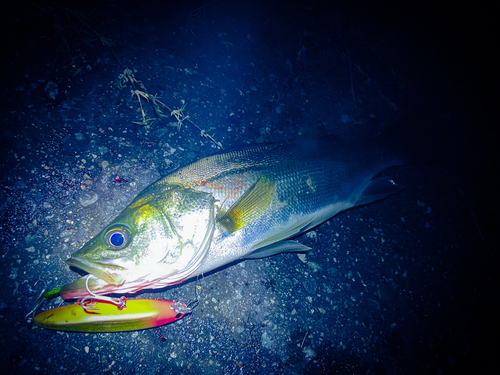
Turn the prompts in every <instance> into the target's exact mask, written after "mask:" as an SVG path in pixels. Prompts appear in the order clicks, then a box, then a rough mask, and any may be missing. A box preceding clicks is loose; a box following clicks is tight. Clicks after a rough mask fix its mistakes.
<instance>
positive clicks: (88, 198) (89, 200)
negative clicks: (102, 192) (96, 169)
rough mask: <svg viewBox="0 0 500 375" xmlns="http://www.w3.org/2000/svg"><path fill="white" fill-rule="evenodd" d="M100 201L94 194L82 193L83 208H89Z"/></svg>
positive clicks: (81, 202)
mask: <svg viewBox="0 0 500 375" xmlns="http://www.w3.org/2000/svg"><path fill="white" fill-rule="evenodd" d="M98 199H99V196H98V195H97V194H96V193H94V192H91V191H89V192H85V193H82V195H80V199H79V200H80V204H81V205H82V206H83V207H87V206H90V205H91V204H93V203H95V202H97V200H98Z"/></svg>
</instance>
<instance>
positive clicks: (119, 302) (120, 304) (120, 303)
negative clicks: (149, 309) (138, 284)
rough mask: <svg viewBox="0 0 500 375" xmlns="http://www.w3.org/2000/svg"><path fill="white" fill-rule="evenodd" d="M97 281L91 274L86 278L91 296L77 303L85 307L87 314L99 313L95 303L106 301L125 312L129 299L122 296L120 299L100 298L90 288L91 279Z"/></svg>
mask: <svg viewBox="0 0 500 375" xmlns="http://www.w3.org/2000/svg"><path fill="white" fill-rule="evenodd" d="M90 278H93V279H97V278H96V277H95V276H93V275H91V274H89V275H87V277H86V278H85V289H87V292H88V293H89V294H90V296H86V297H83V298H81V299H79V300H78V301H77V303H78V304H79V305H80V306H82V307H83V309H84V310H85V312H89V310H90V311H97V310H99V309H98V308H97V307H95V303H96V302H97V301H106V302H110V303H112V304H114V305H116V307H117V308H118V310H123V309H124V308H126V307H127V298H126V297H125V296H121V297H120V298H113V297H105V296H99V295H97V294H95V293H94V292H92V291H91V290H90V288H89V279H90Z"/></svg>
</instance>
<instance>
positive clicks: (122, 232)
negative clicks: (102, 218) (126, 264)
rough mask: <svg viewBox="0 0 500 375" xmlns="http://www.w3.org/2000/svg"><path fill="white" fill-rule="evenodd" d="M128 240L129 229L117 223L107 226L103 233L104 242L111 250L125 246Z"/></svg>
mask: <svg viewBox="0 0 500 375" xmlns="http://www.w3.org/2000/svg"><path fill="white" fill-rule="evenodd" d="M129 240H130V229H128V227H126V226H125V225H118V226H113V227H111V228H109V229H108V230H107V231H106V234H105V235H104V242H106V245H107V246H108V247H109V248H110V249H113V250H120V249H123V248H124V247H125V246H127V244H128V241H129Z"/></svg>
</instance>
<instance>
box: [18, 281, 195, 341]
mask: <svg viewBox="0 0 500 375" xmlns="http://www.w3.org/2000/svg"><path fill="white" fill-rule="evenodd" d="M91 277H93V276H92V275H88V276H87V278H86V280H85V281H86V282H85V287H86V288H87V291H88V293H89V294H90V295H89V296H86V297H84V298H82V299H79V300H78V301H77V303H74V304H71V305H65V306H60V307H56V308H53V309H50V310H47V311H43V312H41V313H39V314H36V311H37V310H38V308H40V306H41V305H42V304H43V302H45V301H46V300H48V299H49V298H51V297H53V296H54V295H56V294H58V293H59V292H60V288H55V289H52V290H51V291H49V292H46V288H45V287H44V289H43V290H42V292H41V294H40V296H39V297H38V299H37V303H36V306H35V308H34V309H33V310H32V311H31V312H30V313H29V314H28V315H27V316H26V320H27V322H28V323H31V322H34V323H35V324H36V325H37V326H39V327H43V328H46V329H53V330H58V331H72V332H96V333H97V332H121V331H134V330H140V329H147V328H153V327H159V326H161V325H164V324H168V323H172V322H175V321H176V320H179V319H181V318H182V317H183V316H185V315H186V314H189V313H191V309H192V308H193V307H194V306H195V304H196V303H197V301H195V302H194V303H191V304H189V305H186V304H185V303H180V302H172V301H164V300H152V299H143V300H140V299H139V300H128V301H127V299H126V298H125V297H124V296H122V297H120V298H112V297H107V296H102V295H96V294H94V293H93V292H92V291H90V290H89V287H88V281H89V278H91ZM39 281H41V280H39ZM35 285H36V284H35ZM35 314H36V315H35ZM33 315H34V317H33Z"/></svg>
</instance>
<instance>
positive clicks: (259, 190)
mask: <svg viewBox="0 0 500 375" xmlns="http://www.w3.org/2000/svg"><path fill="white" fill-rule="evenodd" d="M275 192H276V184H275V182H274V181H270V180H269V179H268V178H266V177H261V178H259V179H258V180H257V182H256V183H255V184H253V186H252V187H250V188H249V189H248V190H247V191H246V192H245V193H244V194H243V195H242V196H241V197H240V199H238V200H237V201H236V203H235V204H233V205H232V206H231V208H230V209H229V210H227V211H226V212H225V213H224V214H223V216H222V217H221V218H220V219H219V221H218V222H219V224H220V225H222V226H223V227H225V228H226V229H227V230H228V231H229V232H231V233H233V232H236V231H237V230H240V229H241V228H244V227H246V226H247V225H248V224H250V223H252V222H253V221H255V220H257V219H258V218H259V217H261V216H262V214H263V213H264V212H265V211H266V210H267V209H268V208H269V206H270V205H271V201H272V200H273V197H274V193H275Z"/></svg>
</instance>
